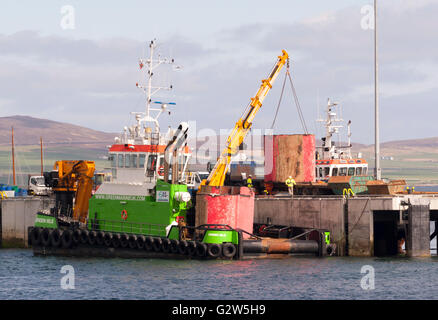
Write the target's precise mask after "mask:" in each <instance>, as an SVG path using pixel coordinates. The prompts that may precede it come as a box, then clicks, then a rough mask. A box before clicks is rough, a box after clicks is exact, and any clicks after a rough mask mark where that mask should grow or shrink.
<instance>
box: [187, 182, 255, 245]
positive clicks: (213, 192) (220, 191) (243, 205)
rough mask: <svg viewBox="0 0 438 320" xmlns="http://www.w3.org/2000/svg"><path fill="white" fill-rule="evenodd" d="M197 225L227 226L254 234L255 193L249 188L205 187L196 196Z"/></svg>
mask: <svg viewBox="0 0 438 320" xmlns="http://www.w3.org/2000/svg"><path fill="white" fill-rule="evenodd" d="M195 223H196V225H197V226H199V225H202V224H225V225H229V226H230V227H232V228H234V229H242V230H245V231H247V232H249V233H252V232H253V223H254V192H253V191H252V190H251V189H249V188H247V187H210V186H203V187H202V188H201V189H200V190H199V191H198V193H197V195H196V222H195ZM246 236H247V235H246V234H244V238H245V237H246Z"/></svg>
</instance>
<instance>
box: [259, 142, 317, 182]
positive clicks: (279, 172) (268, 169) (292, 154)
mask: <svg viewBox="0 0 438 320" xmlns="http://www.w3.org/2000/svg"><path fill="white" fill-rule="evenodd" d="M264 150H265V182H276V183H284V182H285V181H286V179H287V178H288V177H289V176H292V178H294V179H295V181H296V182H314V181H315V136H314V135H313V134H293V135H273V136H265V139H264Z"/></svg>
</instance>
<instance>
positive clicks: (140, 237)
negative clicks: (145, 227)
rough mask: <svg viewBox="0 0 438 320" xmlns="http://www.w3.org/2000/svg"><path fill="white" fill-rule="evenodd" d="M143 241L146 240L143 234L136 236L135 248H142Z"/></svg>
mask: <svg viewBox="0 0 438 320" xmlns="http://www.w3.org/2000/svg"><path fill="white" fill-rule="evenodd" d="M145 242H146V237H145V236H138V237H137V249H139V250H143V249H144V244H145Z"/></svg>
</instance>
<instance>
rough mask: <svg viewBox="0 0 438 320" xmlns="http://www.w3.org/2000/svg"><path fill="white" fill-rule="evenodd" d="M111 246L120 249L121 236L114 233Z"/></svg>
mask: <svg viewBox="0 0 438 320" xmlns="http://www.w3.org/2000/svg"><path fill="white" fill-rule="evenodd" d="M111 244H112V246H113V247H114V248H118V247H120V234H118V233H114V234H113V236H112V239H111Z"/></svg>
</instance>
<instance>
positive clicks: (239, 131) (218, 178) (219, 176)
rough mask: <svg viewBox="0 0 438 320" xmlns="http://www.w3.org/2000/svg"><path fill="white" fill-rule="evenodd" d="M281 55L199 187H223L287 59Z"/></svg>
mask: <svg viewBox="0 0 438 320" xmlns="http://www.w3.org/2000/svg"><path fill="white" fill-rule="evenodd" d="M282 53H283V55H281V56H279V57H278V61H277V63H276V64H275V66H274V68H273V69H272V71H271V72H270V74H269V75H268V78H267V79H264V80H262V84H261V86H260V88H259V90H258V91H257V93H256V95H255V96H254V97H253V98H251V101H250V103H249V104H248V106H247V107H246V109H245V111H244V113H243V115H242V116H241V117H240V118H239V120H238V121H237V122H236V125H235V126H234V129H233V131H231V134H230V135H229V136H228V139H227V146H226V147H225V149H224V150H223V151H222V153H221V155H220V157H219V159H218V160H217V162H216V165H215V166H214V168H213V170H212V171H211V172H210V175H209V176H208V178H207V180H204V181H203V182H202V184H201V185H209V186H216V187H219V186H223V185H224V181H225V176H226V174H227V172H228V169H229V166H230V162H231V157H232V156H233V155H235V154H236V153H237V150H238V148H239V146H240V145H241V144H242V143H243V140H244V139H245V137H246V135H247V134H248V131H249V129H250V128H251V126H252V122H253V120H254V117H255V115H256V114H257V112H258V111H259V109H260V108H261V106H262V103H263V101H264V99H265V97H266V95H267V94H268V92H269V90H270V89H271V88H272V84H273V83H274V81H275V79H276V78H277V76H278V74H279V73H280V71H281V69H282V68H283V66H284V65H285V63H286V62H287V60H288V59H289V55H288V53H287V52H286V51H285V50H282Z"/></svg>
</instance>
